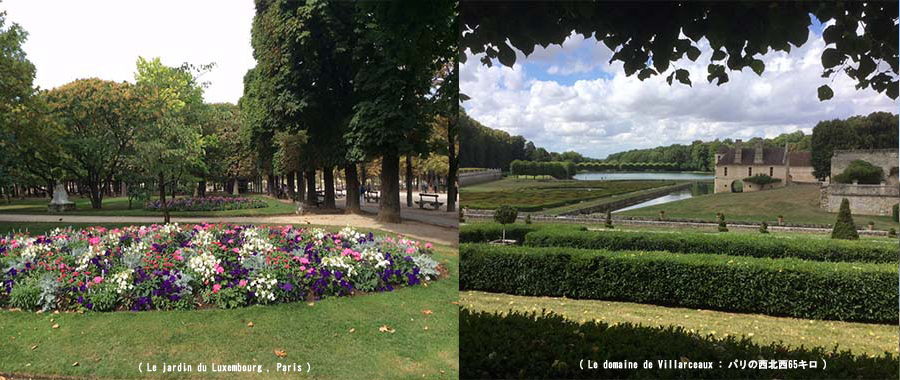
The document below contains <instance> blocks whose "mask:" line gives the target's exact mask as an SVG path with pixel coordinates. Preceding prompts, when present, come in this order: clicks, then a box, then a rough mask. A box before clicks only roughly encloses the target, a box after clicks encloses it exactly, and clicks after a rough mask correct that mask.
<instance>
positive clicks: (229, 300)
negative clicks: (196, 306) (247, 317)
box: [209, 286, 247, 309]
mask: <svg viewBox="0 0 900 380" xmlns="http://www.w3.org/2000/svg"><path fill="white" fill-rule="evenodd" d="M209 298H210V299H211V300H212V302H213V303H215V304H216V307H218V308H220V309H236V308H239V307H244V306H247V290H246V288H242V287H237V286H233V287H230V288H222V289H219V291H218V292H216V293H211V294H210V295H209Z"/></svg>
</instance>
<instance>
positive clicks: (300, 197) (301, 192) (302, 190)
mask: <svg viewBox="0 0 900 380" xmlns="http://www.w3.org/2000/svg"><path fill="white" fill-rule="evenodd" d="M297 201H298V202H306V182H304V181H303V172H302V171H299V170H298V171H297Z"/></svg>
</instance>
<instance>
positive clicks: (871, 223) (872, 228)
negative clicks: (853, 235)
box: [869, 221, 875, 231]
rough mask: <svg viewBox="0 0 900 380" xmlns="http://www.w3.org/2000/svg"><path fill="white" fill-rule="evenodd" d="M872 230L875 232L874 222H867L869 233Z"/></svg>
mask: <svg viewBox="0 0 900 380" xmlns="http://www.w3.org/2000/svg"><path fill="white" fill-rule="evenodd" d="M874 230H875V222H874V221H870V222H869V231H874Z"/></svg>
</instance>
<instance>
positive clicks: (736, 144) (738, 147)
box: [734, 139, 744, 164]
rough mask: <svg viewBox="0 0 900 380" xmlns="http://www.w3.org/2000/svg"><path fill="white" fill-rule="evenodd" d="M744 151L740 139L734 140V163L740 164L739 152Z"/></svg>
mask: <svg viewBox="0 0 900 380" xmlns="http://www.w3.org/2000/svg"><path fill="white" fill-rule="evenodd" d="M743 149H744V146H743V144H742V143H741V139H737V140H734V163H735V164H740V163H742V162H743V161H741V151H742V150H743Z"/></svg>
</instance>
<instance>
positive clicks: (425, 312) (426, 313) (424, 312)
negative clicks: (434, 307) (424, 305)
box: [422, 309, 432, 315]
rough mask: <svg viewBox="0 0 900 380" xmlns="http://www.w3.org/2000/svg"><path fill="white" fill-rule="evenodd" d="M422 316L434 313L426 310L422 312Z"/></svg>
mask: <svg viewBox="0 0 900 380" xmlns="http://www.w3.org/2000/svg"><path fill="white" fill-rule="evenodd" d="M422 314H425V315H431V314H432V312H431V310H428V309H425V310H422Z"/></svg>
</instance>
